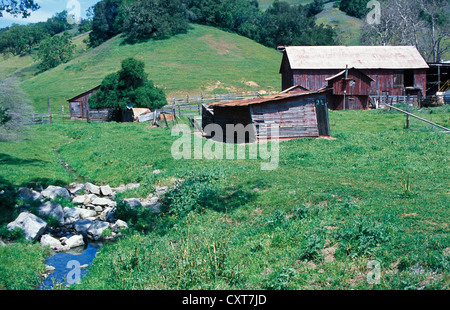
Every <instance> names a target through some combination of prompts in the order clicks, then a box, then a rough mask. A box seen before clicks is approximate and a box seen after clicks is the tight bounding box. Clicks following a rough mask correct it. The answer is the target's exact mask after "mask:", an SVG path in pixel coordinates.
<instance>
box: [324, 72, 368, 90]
mask: <svg viewBox="0 0 450 310" xmlns="http://www.w3.org/2000/svg"><path fill="white" fill-rule="evenodd" d="M371 82H372V80H371V79H370V78H368V77H367V76H365V75H364V74H362V73H361V72H360V71H357V70H349V73H348V76H347V79H345V75H342V76H339V77H337V78H335V79H333V80H332V81H330V83H332V86H333V95H344V94H346V95H355V96H369V94H370V84H371Z"/></svg>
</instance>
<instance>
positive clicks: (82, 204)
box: [7, 183, 168, 251]
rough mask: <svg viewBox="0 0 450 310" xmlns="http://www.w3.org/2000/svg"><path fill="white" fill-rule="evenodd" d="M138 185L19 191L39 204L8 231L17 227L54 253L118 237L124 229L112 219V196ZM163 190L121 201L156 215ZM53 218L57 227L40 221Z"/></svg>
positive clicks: (21, 194)
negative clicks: (60, 200)
mask: <svg viewBox="0 0 450 310" xmlns="http://www.w3.org/2000/svg"><path fill="white" fill-rule="evenodd" d="M139 186H140V185H139V184H138V183H132V184H128V185H121V186H119V187H117V188H111V187H110V186H109V185H105V186H97V185H94V184H91V183H85V184H76V183H72V184H70V185H69V186H67V188H65V187H59V186H52V185H50V186H48V187H47V188H46V189H45V190H42V191H41V192H38V191H35V190H32V189H29V188H21V189H20V190H19V191H18V195H19V196H20V197H21V198H22V200H23V201H24V202H29V203H31V202H34V203H33V205H35V203H36V201H39V202H40V205H39V206H38V207H37V209H36V211H37V212H35V213H37V215H35V214H32V213H30V211H29V210H27V209H26V208H25V209H24V210H23V212H22V213H20V214H19V216H18V217H17V218H16V219H15V220H14V221H13V222H11V223H9V224H8V225H7V229H8V230H12V229H15V228H20V229H22V230H23V231H24V233H25V237H26V239H28V240H33V241H39V242H40V243H41V245H42V246H50V248H52V249H53V250H55V251H66V250H69V249H71V248H74V247H79V246H84V245H85V244H86V243H87V242H89V241H90V240H92V241H98V240H110V239H114V238H115V237H117V236H119V235H120V231H121V230H122V229H126V228H128V225H127V223H126V222H124V221H122V220H120V219H116V218H115V210H116V205H117V203H116V201H115V200H114V197H115V195H116V193H121V192H124V191H126V190H133V189H137V188H139ZM167 189H168V188H167V187H157V188H156V195H155V196H153V195H152V194H150V195H149V197H147V198H129V199H125V201H126V202H127V203H128V205H129V206H130V207H131V208H134V207H136V206H138V205H141V206H144V207H147V208H150V209H151V210H152V211H153V212H155V213H158V212H159V210H160V209H159V208H160V205H161V203H160V197H161V195H163V194H164V193H165V192H166V191H167ZM57 197H62V198H64V199H68V200H69V199H70V200H71V201H72V203H73V204H74V205H75V207H73V208H69V207H64V208H63V207H62V206H61V204H59V203H58V202H56V201H54V200H55V198H57ZM39 216H40V217H43V218H46V219H48V218H53V219H54V221H57V223H56V224H57V225H52V227H50V226H49V225H48V223H47V222H46V221H44V220H43V219H42V218H40V217H39ZM53 224H55V223H53Z"/></svg>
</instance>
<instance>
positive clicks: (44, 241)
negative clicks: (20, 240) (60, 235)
mask: <svg viewBox="0 0 450 310" xmlns="http://www.w3.org/2000/svg"><path fill="white" fill-rule="evenodd" d="M41 246H42V247H45V246H49V247H50V248H51V249H52V250H61V248H62V244H61V242H60V241H59V240H58V239H56V238H53V237H52V236H51V235H49V234H47V235H43V236H42V237H41Z"/></svg>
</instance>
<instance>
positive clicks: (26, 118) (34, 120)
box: [21, 113, 52, 126]
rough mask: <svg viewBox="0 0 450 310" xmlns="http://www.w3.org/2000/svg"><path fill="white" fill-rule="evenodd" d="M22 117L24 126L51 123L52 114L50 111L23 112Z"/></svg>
mask: <svg viewBox="0 0 450 310" xmlns="http://www.w3.org/2000/svg"><path fill="white" fill-rule="evenodd" d="M21 118H22V119H23V124H24V125H25V126H31V125H45V124H51V123H52V114H51V113H41V114H24V115H21Z"/></svg>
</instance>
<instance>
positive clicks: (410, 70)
mask: <svg viewBox="0 0 450 310" xmlns="http://www.w3.org/2000/svg"><path fill="white" fill-rule="evenodd" d="M280 50H282V51H283V53H284V55H283V60H282V63H281V68H280V73H281V75H282V89H283V90H285V89H288V88H290V87H292V86H295V85H299V86H301V87H303V88H305V89H308V90H311V91H314V90H320V89H323V88H326V87H328V86H329V83H330V82H336V83H338V84H339V85H340V86H341V87H342V83H344V80H343V76H342V74H344V73H342V72H343V71H344V70H346V68H353V69H356V70H357V71H356V70H352V72H351V73H350V74H351V75H352V74H353V75H354V76H352V80H353V81H354V83H356V84H358V83H360V86H361V88H359V90H360V91H361V93H357V89H356V87H355V88H354V89H353V90H352V95H351V96H347V95H346V96H345V100H346V101H345V104H344V102H343V101H342V102H341V103H336V102H337V101H339V100H344V97H343V95H344V94H343V91H344V90H345V91H346V92H347V91H349V90H350V89H349V87H351V85H352V84H353V82H351V80H348V83H346V84H345V87H344V89H342V94H335V95H337V96H342V97H341V98H338V99H339V100H330V101H329V103H330V105H331V104H333V105H331V106H330V108H335V109H344V108H347V107H348V108H349V109H365V108H367V107H368V106H367V105H366V104H364V102H363V101H365V99H364V98H362V97H361V96H364V97H365V96H371V95H373V96H383V95H389V96H403V95H408V94H409V95H419V96H423V97H424V96H426V73H427V69H428V68H429V67H428V65H427V63H426V61H425V60H424V59H423V57H422V56H421V55H420V53H419V51H418V50H417V49H416V48H415V47H413V46H287V47H280ZM344 78H348V77H344ZM370 79H371V81H370V85H368V83H369V80H370ZM336 87H338V85H336ZM333 89H334V91H336V89H335V88H333ZM362 99H364V100H362ZM335 101H336V102H335Z"/></svg>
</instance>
